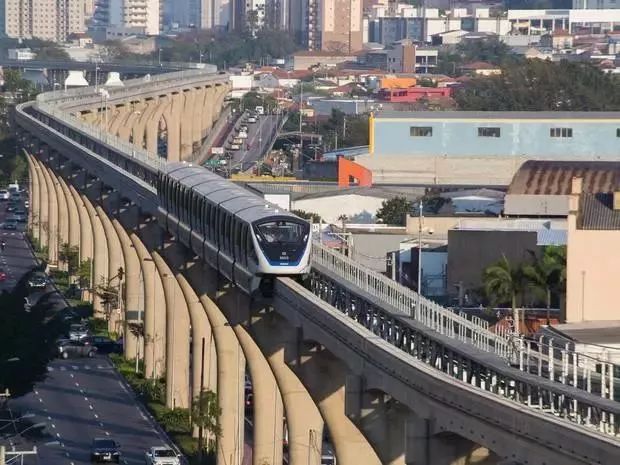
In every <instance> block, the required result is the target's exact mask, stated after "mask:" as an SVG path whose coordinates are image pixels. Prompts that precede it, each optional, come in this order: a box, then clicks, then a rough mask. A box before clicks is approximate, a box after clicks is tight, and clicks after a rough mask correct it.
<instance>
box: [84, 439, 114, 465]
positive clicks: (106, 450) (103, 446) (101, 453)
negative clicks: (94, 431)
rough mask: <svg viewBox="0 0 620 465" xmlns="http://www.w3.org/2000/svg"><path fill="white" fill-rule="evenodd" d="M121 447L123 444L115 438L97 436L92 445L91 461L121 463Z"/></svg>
mask: <svg viewBox="0 0 620 465" xmlns="http://www.w3.org/2000/svg"><path fill="white" fill-rule="evenodd" d="M120 448H121V445H120V444H119V443H118V442H116V441H115V440H114V439H109V438H95V439H93V442H92V444H91V446H90V461H91V462H94V463H99V462H114V463H120V461H121V451H120Z"/></svg>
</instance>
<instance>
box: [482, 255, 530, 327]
mask: <svg viewBox="0 0 620 465" xmlns="http://www.w3.org/2000/svg"><path fill="white" fill-rule="evenodd" d="M482 282H483V284H484V290H485V292H486V294H487V297H488V298H489V300H490V302H491V304H492V305H498V304H504V303H510V307H511V308H512V318H513V321H514V324H515V329H516V331H517V332H519V322H520V319H519V315H518V310H517V305H518V303H519V301H520V299H521V298H522V297H523V292H524V290H525V288H526V281H525V276H524V275H523V269H522V267H521V266H513V265H512V264H511V263H510V262H509V261H508V259H507V258H506V256H505V255H502V258H501V260H499V261H498V262H497V263H495V264H493V265H490V266H489V267H487V268H486V269H485V270H484V273H483V276H482Z"/></svg>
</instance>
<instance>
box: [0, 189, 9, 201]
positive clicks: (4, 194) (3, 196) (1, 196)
mask: <svg viewBox="0 0 620 465" xmlns="http://www.w3.org/2000/svg"><path fill="white" fill-rule="evenodd" d="M10 198H11V194H10V193H9V191H7V190H5V189H2V190H0V200H9V199H10Z"/></svg>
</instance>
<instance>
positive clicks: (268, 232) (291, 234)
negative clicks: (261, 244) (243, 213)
mask: <svg viewBox="0 0 620 465" xmlns="http://www.w3.org/2000/svg"><path fill="white" fill-rule="evenodd" d="M256 229H258V232H259V233H260V236H261V238H262V239H264V240H265V241H266V242H267V243H270V244H271V243H274V242H279V243H299V242H302V241H303V240H304V235H306V234H308V231H307V229H308V228H307V226H306V225H305V224H304V223H298V222H296V221H284V220H279V221H267V222H265V223H261V224H259V225H257V227H256Z"/></svg>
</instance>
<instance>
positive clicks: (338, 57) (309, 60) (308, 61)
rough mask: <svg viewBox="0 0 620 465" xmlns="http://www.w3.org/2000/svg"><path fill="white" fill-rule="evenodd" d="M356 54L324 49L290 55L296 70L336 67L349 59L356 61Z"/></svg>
mask: <svg viewBox="0 0 620 465" xmlns="http://www.w3.org/2000/svg"><path fill="white" fill-rule="evenodd" d="M356 60H357V56H356V55H354V54H347V53H340V52H324V51H320V50H317V51H303V52H296V53H294V54H293V55H292V56H291V57H290V61H291V62H292V66H291V67H292V68H293V70H294V71H300V70H307V69H310V68H315V67H316V68H335V67H336V66H337V65H339V64H341V63H345V62H347V61H356Z"/></svg>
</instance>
